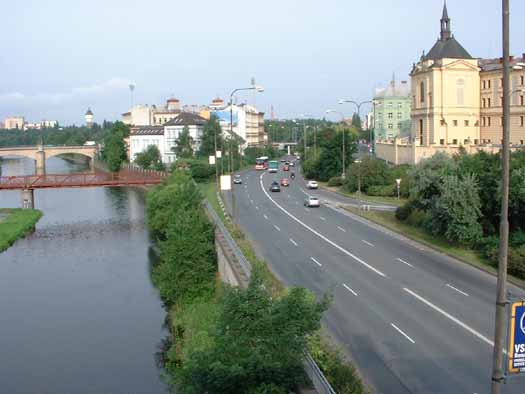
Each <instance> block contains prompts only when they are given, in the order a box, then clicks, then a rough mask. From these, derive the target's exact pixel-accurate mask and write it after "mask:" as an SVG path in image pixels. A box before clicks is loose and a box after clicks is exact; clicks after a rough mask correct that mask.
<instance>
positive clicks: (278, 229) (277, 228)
mask: <svg viewBox="0 0 525 394" xmlns="http://www.w3.org/2000/svg"><path fill="white" fill-rule="evenodd" d="M273 227H275V229H276V230H277V231H281V229H280V228H279V227H277V226H276V225H275V224H274V225H273Z"/></svg>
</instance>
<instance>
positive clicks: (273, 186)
mask: <svg viewBox="0 0 525 394" xmlns="http://www.w3.org/2000/svg"><path fill="white" fill-rule="evenodd" d="M270 191H271V192H280V191H281V186H279V184H278V183H277V182H275V181H273V182H272V184H271V185H270Z"/></svg>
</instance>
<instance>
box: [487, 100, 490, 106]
mask: <svg viewBox="0 0 525 394" xmlns="http://www.w3.org/2000/svg"><path fill="white" fill-rule="evenodd" d="M487 107H489V108H490V98H488V99H487Z"/></svg>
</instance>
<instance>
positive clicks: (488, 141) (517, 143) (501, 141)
mask: <svg viewBox="0 0 525 394" xmlns="http://www.w3.org/2000/svg"><path fill="white" fill-rule="evenodd" d="M482 142H483V143H484V144H491V143H492V140H491V139H490V138H489V139H484V140H482ZM499 142H500V144H502V145H503V140H499ZM510 143H511V144H515V145H523V140H519V142H512V141H510Z"/></svg>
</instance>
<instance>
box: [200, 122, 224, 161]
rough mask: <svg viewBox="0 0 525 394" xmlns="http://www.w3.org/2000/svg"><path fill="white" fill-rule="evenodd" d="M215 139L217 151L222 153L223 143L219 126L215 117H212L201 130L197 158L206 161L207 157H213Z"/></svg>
mask: <svg viewBox="0 0 525 394" xmlns="http://www.w3.org/2000/svg"><path fill="white" fill-rule="evenodd" d="M215 138H217V150H220V151H222V150H223V146H224V141H223V138H222V129H221V125H220V124H219V120H218V119H217V117H216V116H215V115H212V116H211V117H210V119H209V120H208V121H207V122H206V124H205V125H204V128H203V130H202V140H201V145H200V148H199V151H198V152H197V156H199V157H204V158H206V159H207V158H208V157H209V156H215Z"/></svg>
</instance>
